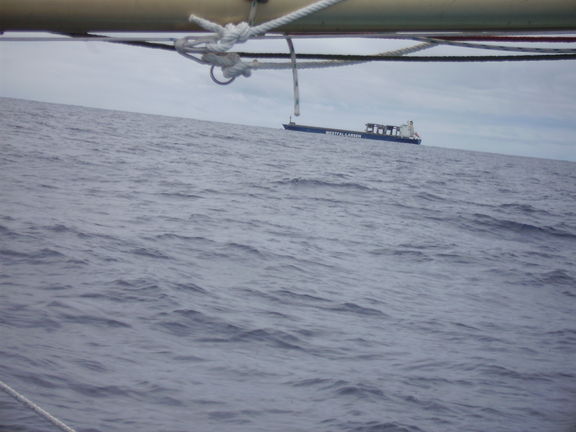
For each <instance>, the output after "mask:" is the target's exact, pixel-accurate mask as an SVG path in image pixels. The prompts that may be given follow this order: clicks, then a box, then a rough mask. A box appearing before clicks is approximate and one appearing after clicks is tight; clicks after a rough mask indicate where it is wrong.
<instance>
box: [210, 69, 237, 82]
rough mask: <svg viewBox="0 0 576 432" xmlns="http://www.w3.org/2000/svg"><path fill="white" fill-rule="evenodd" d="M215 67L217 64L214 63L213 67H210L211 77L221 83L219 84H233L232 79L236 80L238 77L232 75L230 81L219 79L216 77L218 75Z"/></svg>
mask: <svg viewBox="0 0 576 432" xmlns="http://www.w3.org/2000/svg"><path fill="white" fill-rule="evenodd" d="M215 67H216V66H215V65H212V67H211V68H210V78H212V81H214V82H215V83H216V84H219V85H228V84H231V83H232V81H234V80H235V79H236V77H232V78H230V79H229V80H228V81H219V80H218V79H217V78H216V76H214V68H215Z"/></svg>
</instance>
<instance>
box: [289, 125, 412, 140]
mask: <svg viewBox="0 0 576 432" xmlns="http://www.w3.org/2000/svg"><path fill="white" fill-rule="evenodd" d="M282 126H284V129H287V130H292V131H297V132H308V133H318V134H323V135H335V136H344V137H350V138H364V139H372V140H379V141H389V142H398V143H406V144H420V143H421V142H422V140H421V139H420V138H406V137H400V136H395V135H383V134H375V133H370V132H358V131H351V130H345V129H330V128H323V127H316V126H304V125H297V124H283V125H282Z"/></svg>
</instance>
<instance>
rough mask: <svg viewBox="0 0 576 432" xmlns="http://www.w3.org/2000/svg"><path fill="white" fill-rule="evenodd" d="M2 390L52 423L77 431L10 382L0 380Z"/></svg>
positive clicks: (66, 431) (68, 430)
mask: <svg viewBox="0 0 576 432" xmlns="http://www.w3.org/2000/svg"><path fill="white" fill-rule="evenodd" d="M0 390H3V391H4V392H6V393H7V394H9V395H10V396H12V397H13V398H14V399H16V400H17V401H18V402H20V403H21V404H22V405H24V406H25V407H27V408H30V409H31V410H32V411H34V412H35V413H36V414H38V415H39V416H40V417H43V418H44V419H46V420H48V421H49V422H50V423H52V424H53V425H54V426H56V427H58V428H60V429H61V430H63V431H64V432H76V431H75V430H74V429H72V428H71V427H70V426H67V425H66V424H64V423H63V422H61V421H60V420H58V419H57V418H56V417H54V416H53V415H51V414H50V413H49V412H47V411H45V410H43V409H42V408H40V407H39V406H38V405H36V404H35V403H34V402H32V401H31V400H30V399H27V398H26V397H24V396H22V395H21V394H20V393H18V392H17V391H16V390H14V389H13V388H12V387H10V386H9V385H8V384H6V383H4V382H2V381H1V380H0Z"/></svg>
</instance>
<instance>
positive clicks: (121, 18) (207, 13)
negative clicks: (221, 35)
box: [0, 0, 576, 33]
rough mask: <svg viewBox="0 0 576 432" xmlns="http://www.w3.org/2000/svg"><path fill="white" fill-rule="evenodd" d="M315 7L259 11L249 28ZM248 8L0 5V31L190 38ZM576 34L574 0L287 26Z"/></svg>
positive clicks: (381, 12) (351, 2) (453, 1)
mask: <svg viewBox="0 0 576 432" xmlns="http://www.w3.org/2000/svg"><path fill="white" fill-rule="evenodd" d="M315 1H316V0H268V2H266V3H259V4H258V9H257V13H256V20H255V24H259V23H262V22H265V21H269V20H271V19H274V18H278V17H280V16H283V15H285V14H287V13H289V12H292V11H294V10H296V9H299V8H301V7H304V6H307V5H309V4H311V3H314V2H315ZM250 4H251V0H139V1H134V0H0V31H10V30H26V31H51V32H96V31H154V32H165V31H166V32H169V31H178V32H182V31H185V32H192V31H199V30H200V29H199V28H198V27H196V26H195V25H194V24H191V23H189V22H188V16H189V15H190V14H194V15H197V16H200V17H203V18H206V19H208V20H210V21H214V22H217V23H219V24H226V23H229V22H233V23H238V22H241V21H248V19H249V12H250ZM569 30H576V0H450V1H447V0H347V1H344V2H342V3H340V4H337V5H335V6H332V7H330V8H327V9H325V10H323V11H320V12H318V13H316V14H314V15H311V16H308V17H306V18H303V19H301V20H299V21H298V22H294V23H292V24H289V25H286V26H285V27H282V28H281V29H279V31H284V32H292V33H351V32H388V31H569Z"/></svg>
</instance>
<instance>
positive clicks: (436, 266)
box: [0, 99, 576, 432]
mask: <svg viewBox="0 0 576 432" xmlns="http://www.w3.org/2000/svg"><path fill="white" fill-rule="evenodd" d="M0 133H1V135H0V149H1V152H0V265H1V270H0V286H1V288H0V380H2V381H4V382H5V383H6V384H8V385H10V386H11V387H13V388H14V389H15V390H17V391H18V392H20V393H22V394H23V395H25V396H26V397H27V398H29V399H31V400H32V401H33V402H35V403H36V404H38V405H39V406H40V407H42V408H43V409H45V410H46V411H48V412H49V413H51V414H52V415H53V416H55V417H57V418H59V419H60V420H62V421H63V422H65V423H66V424H68V425H69V426H70V427H72V428H74V429H76V430H77V431H79V432H127V431H139V432H158V431H162V432H212V431H226V432H276V431H279V432H280V431H282V432H284V431H285V432H309V431H320V432H324V431H326V432H331V431H335V432H339V431H345V432H463V431H465V432H505V431H506V432H530V431H534V432H557V431H560V432H574V431H576V266H575V265H574V263H575V262H576V164H575V163H573V162H564V161H556V160H544V159H533V158H523V157H513V156H503V155H498V154H489V153H478V152H470V151H460V150H453V149H445V148H435V147H429V146H426V145H422V146H415V145H403V144H393V143H385V142H377V141H368V140H357V139H353V138H342V137H332V136H322V135H314V134H303V133H297V132H288V131H284V130H281V129H280V124H279V125H278V129H270V128H258V127H249V126H240V125H232V124H223V123H214V122H205V121H197V120H191V119H184V118H171V117H163V116H154V115H145V114H136V113H127V112H115V111H107V110H99V109H91V108H83V107H77V106H66V105H55V104H47V103H39V102H31V101H23V100H14V99H0ZM424 144H426V141H424ZM542 145H546V143H544V142H543V143H542ZM0 430H2V431H10V432H40V431H42V432H47V431H56V430H58V429H56V428H55V427H54V426H53V425H51V424H50V423H48V422H46V420H44V419H43V418H41V417H40V416H38V415H36V414H35V413H34V412H32V411H30V410H28V409H27V408H25V407H24V406H23V405H21V404H19V403H18V402H17V401H16V400H14V399H12V398H11V397H10V396H8V395H7V394H4V393H1V394H0Z"/></svg>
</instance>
